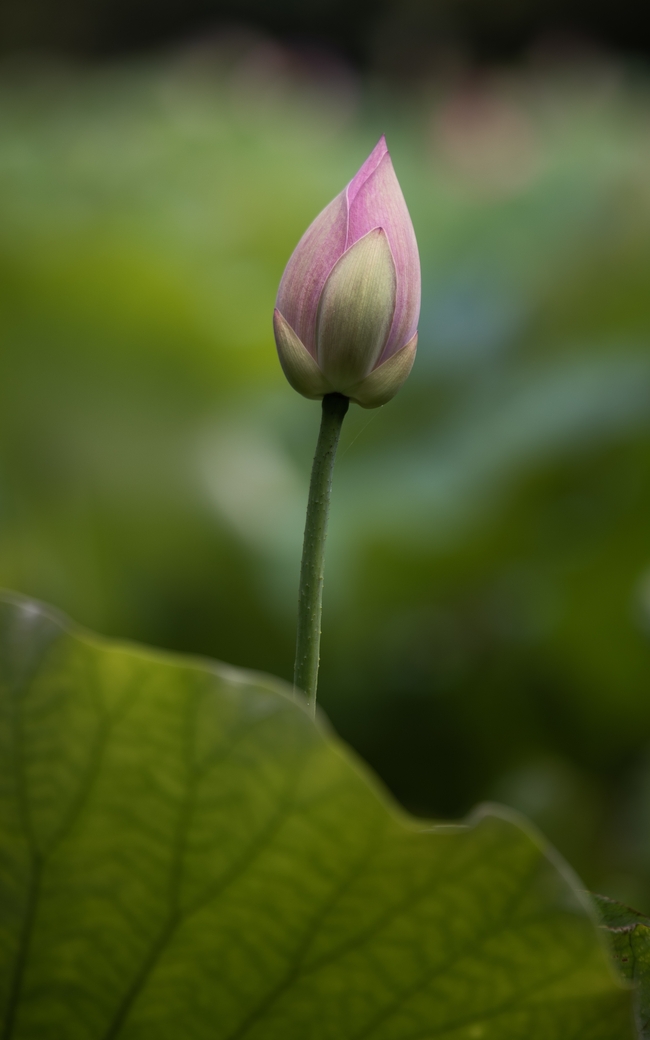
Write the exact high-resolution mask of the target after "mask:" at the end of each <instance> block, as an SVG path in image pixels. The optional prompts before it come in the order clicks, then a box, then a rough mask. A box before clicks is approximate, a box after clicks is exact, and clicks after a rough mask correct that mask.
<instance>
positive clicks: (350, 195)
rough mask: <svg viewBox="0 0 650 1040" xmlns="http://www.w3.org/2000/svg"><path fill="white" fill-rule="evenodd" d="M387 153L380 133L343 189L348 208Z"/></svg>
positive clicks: (384, 139) (349, 244) (384, 140)
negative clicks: (371, 148) (363, 160)
mask: <svg viewBox="0 0 650 1040" xmlns="http://www.w3.org/2000/svg"><path fill="white" fill-rule="evenodd" d="M387 153H388V148H387V147H386V138H385V137H384V135H383V134H382V136H381V137H380V138H379V141H378V142H377V144H376V145H375V147H374V148H373V150H372V151H371V153H370V155H369V156H368V158H367V159H366V161H365V162H364V164H363V166H361V167H360V168H359V170H357V172H356V173H355V175H354V177H353V178H352V180H351V181H350V183H349V184H348V186H347V188H346V189H345V192H346V197H347V201H348V209H349V207H350V206H351V205H352V203H353V202H354V200H355V198H356V197H357V194H358V191H359V188H360V187H361V186H362V185H363V184H365V183H366V181H367V180H368V177H370V175H371V174H373V173H374V172H375V170H376V169H377V167H378V166H379V163H380V162H381V160H382V159H383V158H384V156H385V155H386V154H387ZM351 245H352V242H346V244H345V248H346V249H347V248H348V246H351Z"/></svg>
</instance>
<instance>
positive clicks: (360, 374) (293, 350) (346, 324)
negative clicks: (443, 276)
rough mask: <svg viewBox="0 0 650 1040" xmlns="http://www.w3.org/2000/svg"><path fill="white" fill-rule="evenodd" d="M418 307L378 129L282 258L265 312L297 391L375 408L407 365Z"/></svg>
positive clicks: (414, 251) (413, 263) (398, 196)
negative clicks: (351, 172) (274, 294)
mask: <svg viewBox="0 0 650 1040" xmlns="http://www.w3.org/2000/svg"><path fill="white" fill-rule="evenodd" d="M419 314H420V259H419V256H418V247H417V242H416V241H415V232H414V231H413V225H412V223H411V218H410V217H409V213H408V210H407V208H406V203H405V201H404V196H403V195H402V191H401V189H400V186H399V183H398V181H397V177H396V176H395V172H394V170H393V164H392V162H391V160H390V155H389V154H388V149H387V147H386V141H385V140H384V138H383V137H382V138H381V140H380V142H379V144H378V145H377V147H376V148H375V149H374V151H373V152H372V153H371V154H370V155H369V156H368V158H367V159H366V161H365V162H364V164H363V166H362V167H361V169H360V170H359V172H358V173H357V174H356V175H355V176H354V177H353V178H352V180H351V181H350V183H349V184H348V186H347V187H346V188H345V189H344V190H343V191H342V192H341V194H340V195H337V196H336V198H335V199H333V201H332V202H330V204H329V206H326V207H325V209H324V210H323V212H322V213H320V214H319V216H317V217H316V219H315V220H314V222H313V223H312V224H311V225H310V226H309V227H308V228H307V230H306V231H305V233H304V235H303V236H302V238H301V239H300V242H299V243H298V245H297V246H296V248H295V250H294V252H293V254H292V255H291V257H290V259H289V262H288V264H287V266H286V268H285V271H284V274H283V276H282V281H281V282H280V288H279V290H278V298H277V301H276V309H275V313H274V316H273V327H274V331H275V341H276V344H277V348H278V354H279V356H280V364H281V365H282V368H283V370H284V374H285V375H286V377H287V379H288V380H289V382H290V384H291V386H292V387H293V388H294V390H297V391H298V392H299V393H301V394H303V396H304V397H310V398H314V399H317V398H321V397H324V395H325V394H330V393H340V394H344V395H345V396H346V397H349V398H351V399H352V400H353V401H356V402H357V404H360V405H361V406H362V407H364V408H377V407H378V406H379V405H382V404H385V403H386V401H390V399H391V397H393V396H394V395H395V394H396V393H397V391H398V390H399V388H400V386H401V385H402V383H403V382H404V380H405V379H406V377H407V376H408V374H409V372H410V371H411V368H412V366H413V361H414V359H415V350H416V346H417V338H418V337H417V323H418V317H419Z"/></svg>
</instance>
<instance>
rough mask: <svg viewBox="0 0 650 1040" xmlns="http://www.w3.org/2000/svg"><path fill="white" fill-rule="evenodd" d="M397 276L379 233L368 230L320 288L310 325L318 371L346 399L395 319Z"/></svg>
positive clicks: (385, 240)
mask: <svg viewBox="0 0 650 1040" xmlns="http://www.w3.org/2000/svg"><path fill="white" fill-rule="evenodd" d="M396 290H397V274H396V272H395V264H394V263H393V255H392V253H391V251H390V245H389V244H388V238H387V237H386V233H385V231H384V230H383V228H374V229H373V230H372V231H369V232H368V234H367V235H364V237H363V238H361V239H359V241H358V242H355V244H354V245H353V246H352V247H351V248H350V249H348V250H347V252H345V253H344V254H343V256H342V257H341V258H340V259H339V260H337V262H336V264H335V265H334V267H333V268H332V270H331V272H330V275H329V277H328V279H327V281H326V283H325V288H324V289H323V292H322V295H321V298H320V304H319V307H318V319H317V325H316V350H317V354H316V356H317V358H318V366H319V368H320V370H321V372H322V373H323V374H324V375H325V377H326V379H327V380H328V382H329V383H330V384H331V386H332V388H333V389H334V390H337V391H338V392H339V393H342V394H347V393H348V387H350V386H354V385H356V384H357V383H358V382H359V381H360V380H361V379H363V378H364V376H366V375H368V373H369V372H371V371H372V369H373V368H374V366H375V364H376V363H377V361H378V360H379V358H380V356H381V352H382V350H383V349H384V346H385V344H386V340H387V339H388V334H389V332H390V328H391V324H392V321H393V314H394V313H395V296H396Z"/></svg>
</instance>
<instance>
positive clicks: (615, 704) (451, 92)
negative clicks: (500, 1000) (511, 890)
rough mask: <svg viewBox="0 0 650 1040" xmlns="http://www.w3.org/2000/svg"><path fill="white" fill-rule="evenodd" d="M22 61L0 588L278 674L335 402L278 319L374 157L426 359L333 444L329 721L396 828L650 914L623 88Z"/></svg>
mask: <svg viewBox="0 0 650 1040" xmlns="http://www.w3.org/2000/svg"><path fill="white" fill-rule="evenodd" d="M37 42H38V41H37ZM9 51H10V53H8V55H7V57H6V58H5V60H4V63H3V64H2V66H0V585H3V586H6V587H9V588H13V589H16V590H19V591H21V592H24V593H27V594H31V595H34V596H37V597H40V598H42V599H44V600H47V601H49V602H51V603H53V604H55V605H56V606H58V607H60V608H62V609H63V610H65V611H67V612H69V613H70V614H71V615H72V616H73V617H74V618H75V619H76V620H78V621H80V622H82V623H84V624H86V625H88V626H90V627H92V628H94V629H96V630H98V631H100V632H102V633H105V634H107V635H112V636H119V637H127V638H130V639H137V640H143V641H146V642H149V643H152V644H155V645H157V646H161V647H167V648H171V649H175V650H181V651H189V652H191V653H198V654H208V655H212V656H216V657H219V658H222V659H223V660H226V661H228V662H231V663H233V664H237V665H243V666H245V667H250V668H256V669H263V670H265V671H269V672H273V673H275V674H277V675H279V676H282V677H284V678H287V679H289V678H290V677H291V674H292V657H293V638H294V622H295V599H296V587H297V577H298V566H299V554H300V546H301V538H302V525H303V522H304V507H305V502H306V491H307V482H308V475H309V467H310V462H311V454H312V452H313V447H314V444H315V438H316V433H317V427H318V422H319V408H318V405H317V404H315V403H313V402H308V401H305V400H303V399H302V398H300V397H299V396H298V395H296V394H295V393H293V391H291V390H290V388H289V387H288V385H287V384H286V383H285V381H284V378H283V376H282V374H281V371H280V368H279V365H278V363H277V360H276V356H275V348H274V344H273V337H272V332H271V320H270V319H271V313H272V308H273V303H274V298H275V293H276V289H277V284H278V281H279V278H280V275H281V273H282V270H283V267H284V264H285V263H286V260H287V258H288V256H289V254H290V252H291V250H292V248H293V246H294V245H295V243H296V242H297V240H298V238H299V237H300V235H301V233H302V231H303V230H304V229H305V227H306V226H307V224H308V223H309V222H310V220H311V219H313V217H314V216H315V215H316V213H317V212H318V211H319V210H320V209H321V208H322V206H323V205H325V204H326V203H327V202H328V201H329V200H330V198H331V197H332V196H333V195H335V194H336V193H337V192H338V191H339V190H340V189H341V188H342V186H343V185H344V184H345V183H346V182H347V181H348V180H349V179H350V177H351V176H352V174H353V173H354V172H355V170H356V169H357V167H358V166H359V165H360V163H361V162H362V161H363V159H364V158H365V156H366V154H367V153H368V152H369V151H370V150H371V148H372V147H373V146H374V144H375V142H376V140H377V138H378V137H379V135H380V134H381V133H384V132H385V133H386V135H387V138H388V144H389V147H390V149H391V153H392V156H393V161H394V164H395V167H396V171H397V174H398V177H399V179H400V182H401V184H402V187H403V190H404V194H405V196H406V198H407V201H408V204H409V207H410V210H411V214H412V218H413V222H414V225H415V228H416V233H417V236H418V240H419V244H420V250H421V257H422V265H423V309H422V319H421V325H420V349H419V354H418V359H417V362H416V366H415V369H414V372H413V375H412V377H411V379H410V380H409V382H408V384H407V385H406V386H405V387H404V389H403V390H402V391H401V392H400V394H399V396H398V397H397V398H396V399H395V401H393V402H392V403H391V404H390V405H388V406H387V407H385V408H383V409H380V410H378V411H376V412H365V411H362V410H361V409H359V408H356V407H355V408H353V409H352V410H351V412H350V415H349V418H348V419H347V420H346V426H345V429H344V434H343V442H342V448H341V451H340V458H339V461H338V463H337V472H336V477H335V497H334V507H333V515H332V525H331V536H330V541H329V547H328V574H327V582H326V596H325V618H324V638H323V664H322V680H321V695H320V700H321V703H322V705H323V707H324V708H325V710H326V712H327V713H328V715H329V717H330V718H331V720H332V722H333V724H334V725H335V727H336V728H337V730H338V731H339V732H340V733H341V734H342V735H343V736H344V737H345V738H346V739H347V740H348V741H349V742H350V743H351V744H352V745H353V746H354V747H355V748H356V749H357V750H358V752H359V753H360V754H361V755H362V756H363V757H364V758H365V759H366V760H367V761H368V762H370V763H371V765H372V766H373V767H374V768H375V769H376V770H377V771H378V773H379V774H380V775H381V777H382V778H383V779H384V781H385V782H386V784H387V785H388V786H389V787H390V789H391V790H392V791H393V792H394V794H395V795H396V797H397V798H399V799H400V801H401V802H402V803H403V804H404V805H406V806H407V807H408V808H409V809H411V810H412V811H414V812H416V813H419V814H423V815H428V816H431V815H433V816H438V817H457V816H459V815H462V814H463V813H465V812H466V811H467V810H468V809H469V808H470V807H471V806H472V805H473V804H474V803H475V802H476V801H479V800H482V799H496V800H499V801H502V802H505V803H507V804H509V805H512V806H515V807H517V808H519V809H521V810H523V811H524V812H525V813H527V814H528V815H529V816H530V817H531V818H532V819H533V820H535V821H536V822H537V823H538V824H539V825H540V827H541V828H542V829H543V831H544V832H545V833H546V834H547V835H548V837H549V838H551V839H552V841H553V842H554V843H555V844H556V845H557V846H558V848H559V849H560V850H561V851H562V852H563V853H564V854H565V855H566V857H567V858H568V859H569V860H570V862H571V863H572V864H573V866H574V867H576V869H577V870H578V871H579V872H580V874H581V875H582V877H583V879H584V881H585V882H586V884H587V885H588V886H590V887H591V888H594V889H596V890H598V891H601V892H604V893H605V894H608V895H611V896H614V897H618V898H621V899H624V900H626V901H628V902H632V903H634V904H635V905H637V906H638V907H639V908H640V909H642V910H646V911H648V910H650V831H649V829H648V819H649V818H650V134H649V126H650V98H649V94H648V87H649V83H650V81H648V79H647V78H646V76H645V73H644V72H643V69H642V68H641V67H640V66H637V67H636V68H633V67H632V66H630V64H629V62H628V63H626V61H625V60H623V59H621V58H612V57H607V56H606V55H604V54H603V53H595V52H594V53H591V52H590V53H586V52H581V53H580V54H577V52H571V54H568V55H567V54H566V53H564V52H563V53H562V55H561V58H558V59H557V60H553V61H548V60H545V61H537V60H528V61H524V60H523V59H521V60H518V61H517V62H516V63H510V64H509V65H507V66H504V65H500V66H497V65H495V64H494V63H492V64H487V65H483V66H481V68H480V69H479V68H478V67H476V66H475V65H474V66H473V65H471V63H470V65H468V64H467V63H465V64H463V63H461V64H460V65H458V63H456V64H454V62H451V63H450V64H449V65H448V66H446V67H445V68H444V69H443V70H442V71H441V72H439V74H438V73H436V74H435V75H434V74H433V72H432V74H431V75H424V74H422V69H420V73H421V74H419V76H418V78H417V81H412V80H409V81H408V82H407V81H406V80H405V79H403V80H400V79H399V78H398V79H395V78H393V79H391V78H390V77H386V76H382V75H380V74H379V73H378V72H376V71H373V70H372V68H371V69H366V71H365V72H364V71H359V68H360V67H361V66H359V68H355V67H354V65H353V64H350V62H349V61H348V60H347V59H346V58H345V56H343V57H342V56H341V54H340V53H339V52H336V51H331V52H330V51H327V50H320V51H318V53H316V52H314V51H309V50H305V49H304V48H303V49H301V48H300V47H297V46H294V45H292V44H291V45H290V44H288V43H287V42H286V41H284V42H281V41H280V40H279V38H273V37H272V36H269V35H265V34H263V33H262V32H253V31H251V29H250V28H248V29H246V30H241V29H232V28H231V29H228V30H227V31H226V30H224V31H220V32H219V33H215V34H213V35H211V36H210V37H209V38H208V37H206V38H201V39H196V40H195V41H194V42H193V43H192V44H191V45H189V44H187V43H186V44H184V45H183V46H177V47H171V46H170V47H169V48H168V49H167V50H166V51H165V53H164V54H163V53H161V52H159V53H151V52H147V53H140V54H137V55H130V56H128V57H127V56H125V55H124V54H122V55H118V56H116V57H114V58H112V59H111V60H110V61H106V60H104V61H102V62H97V61H96V60H91V59H90V57H88V56H87V57H86V59H85V60H83V61H82V60H80V59H77V60H76V61H75V62H74V63H71V62H70V61H69V60H68V61H63V60H61V58H60V57H59V58H56V59H54V58H52V56H47V55H46V54H44V53H40V54H39V55H36V54H35V53H32V54H31V56H27V54H26V52H25V51H20V48H18V49H14V50H11V48H9ZM19 52H20V53H19ZM442 64H443V65H444V63H442Z"/></svg>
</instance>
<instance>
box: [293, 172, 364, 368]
mask: <svg viewBox="0 0 650 1040" xmlns="http://www.w3.org/2000/svg"><path fill="white" fill-rule="evenodd" d="M347 208H348V207H347V202H346V198H345V191H342V192H341V194H340V195H337V196H336V198H335V199H333V200H332V201H331V202H330V203H329V205H328V206H326V207H325V209H324V210H323V211H322V212H321V213H319V215H318V216H317V217H316V219H315V220H314V221H313V222H312V223H311V224H310V225H309V227H308V228H307V230H306V231H305V233H304V235H303V236H302V238H301V239H300V241H299V243H298V245H297V246H296V248H295V249H294V251H293V253H292V254H291V256H290V258H289V262H288V264H287V266H286V267H285V269H284V274H283V275H282V280H281V282H280V288H279V289H278V297H277V301H276V307H277V308H278V310H279V311H280V312H281V314H282V315H283V316H284V318H285V320H286V321H287V322H288V323H289V325H290V326H291V328H292V329H293V331H294V332H295V333H296V335H297V336H298V339H300V340H301V342H302V343H303V344H304V345H305V347H306V348H307V350H308V351H309V353H310V354H311V355H312V357H313V358H315V357H316V316H317V313H318V301H319V300H320V296H321V293H322V291H323V286H324V285H325V282H326V281H327V276H328V275H329V273H330V271H331V270H332V268H333V267H334V264H335V263H336V261H337V260H338V259H339V257H340V256H341V254H342V253H343V252H344V250H345V236H346V230H347Z"/></svg>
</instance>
